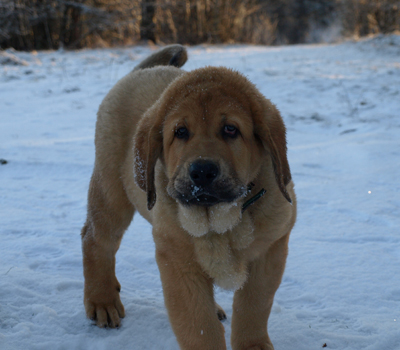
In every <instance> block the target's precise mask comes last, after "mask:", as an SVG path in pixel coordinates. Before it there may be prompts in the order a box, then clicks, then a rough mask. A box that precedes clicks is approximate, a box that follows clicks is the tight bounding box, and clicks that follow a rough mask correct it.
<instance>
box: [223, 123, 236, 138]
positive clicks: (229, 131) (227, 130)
mask: <svg viewBox="0 0 400 350" xmlns="http://www.w3.org/2000/svg"><path fill="white" fill-rule="evenodd" d="M223 133H224V135H226V136H229V137H236V136H237V134H238V129H236V128H235V127H234V126H233V125H225V126H224V132H223Z"/></svg>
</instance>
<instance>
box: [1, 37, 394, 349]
mask: <svg viewBox="0 0 400 350" xmlns="http://www.w3.org/2000/svg"><path fill="white" fill-rule="evenodd" d="M150 52H151V49H150V48H148V47H133V48H126V49H103V50H82V51H76V52H65V51H64V52H38V53H21V52H15V51H8V52H7V55H8V56H7V60H3V61H2V62H3V64H2V65H0V158H3V159H5V160H7V161H8V163H7V164H4V165H0V223H1V226H0V239H1V244H0V252H1V254H0V348H1V349H4V350H9V349H18V350H19V349H109V348H116V349H143V350H145V349H177V348H178V345H177V342H176V340H175V337H174V334H173V332H172V330H171V327H170V325H169V321H168V317H167V314H166V310H165V307H164V302H163V295H162V288H161V283H160V279H159V273H158V269H157V266H156V263H155V259H154V244H153V240H152V237H151V227H150V225H149V224H148V223H146V221H145V220H144V219H143V218H142V217H140V216H138V215H137V216H135V218H134V222H133V224H132V225H131V227H130V228H129V230H128V231H127V232H126V234H125V237H124V239H123V242H122V245H121V248H120V250H119V252H118V254H117V268H116V269H117V277H118V279H119V281H120V282H121V285H122V291H121V298H122V302H123V303H124V305H125V308H126V317H125V319H124V320H123V322H122V327H121V328H120V329H118V330H115V329H114V330H111V329H99V328H97V327H96V326H94V325H92V322H91V321H89V320H87V319H86V318H85V312H84V307H83V302H82V299H83V275H82V262H81V245H80V235H79V233H80V229H81V227H82V225H83V223H84V220H85V215H86V213H85V210H86V195H87V189H88V183H89V179H90V175H91V171H92V168H93V162H94V145H93V138H94V128H95V121H96V111H97V108H98V106H99V104H100V102H101V100H102V98H103V97H104V96H105V94H106V93H107V92H108V91H109V89H110V88H111V87H112V86H113V85H114V84H115V82H116V81H117V80H118V79H119V78H121V77H123V76H124V75H125V74H126V73H128V72H129V71H130V70H131V69H132V68H133V67H134V65H135V64H137V63H138V62H139V61H140V60H141V59H143V58H144V57H146V56H147V55H148V54H149V53H150ZM189 55H190V58H189V61H188V63H187V65H186V66H185V67H184V68H185V69H187V70H192V69H195V68H200V67H203V66H205V65H224V66H228V67H232V68H234V69H237V70H239V71H240V72H242V73H244V74H245V75H246V76H248V78H249V79H250V80H251V81H253V82H254V83H255V84H256V85H257V87H258V88H259V89H260V90H261V91H262V92H263V93H264V95H265V96H267V97H268V98H270V99H271V100H272V101H273V102H274V103H275V104H276V105H277V106H278V108H279V109H280V111H281V112H282V115H283V117H284V119H285V122H286V125H287V128H288V148H289V161H290V165H291V170H292V175H293V179H294V181H295V184H296V191H297V196H298V201H299V215H298V221H297V224H296V226H295V228H294V230H293V232H292V236H291V241H290V253H289V257H288V261H287V268H286V272H285V275H284V278H283V281H282V284H281V287H280V289H279V290H278V292H277V294H276V298H275V302H274V306H273V309H272V313H271V317H270V321H269V334H270V337H271V339H272V342H273V343H274V346H275V348H276V350H293V349H296V350H310V349H320V348H322V346H323V344H324V343H326V344H327V347H326V348H327V349H340V350H358V349H365V350H398V349H400V282H399V266H400V235H399V233H400V232H399V227H400V199H399V198H398V193H399V191H400V185H399V178H400V118H399V117H400V115H399V114H400V62H399V57H400V36H398V35H397V36H396V35H391V36H378V37H375V38H370V39H367V40H364V41H359V42H344V43H341V44H333V45H300V46H284V47H262V46H246V45H230V46H195V47H192V48H189ZM11 56H14V58H13V59H11V58H10V57H11ZM8 59H10V60H8ZM7 62H9V63H7ZM10 62H11V63H10ZM15 62H17V63H18V62H20V64H15ZM216 299H217V302H218V303H219V304H220V305H221V306H222V307H223V308H224V309H225V311H226V313H227V316H228V320H227V321H225V322H224V326H225V330H226V339H227V343H228V344H229V338H230V321H231V315H232V307H231V303H232V293H231V292H226V291H223V290H221V289H217V290H216ZM228 349H230V345H228Z"/></svg>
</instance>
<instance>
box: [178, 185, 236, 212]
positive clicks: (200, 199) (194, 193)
mask: <svg viewBox="0 0 400 350" xmlns="http://www.w3.org/2000/svg"><path fill="white" fill-rule="evenodd" d="M188 187H189V188H188ZM188 187H184V188H182V189H181V190H178V189H177V188H174V190H173V191H171V192H170V195H171V196H172V197H173V198H175V199H176V200H178V201H179V202H180V203H181V204H182V205H184V206H191V205H196V206H202V207H211V206H213V205H215V204H218V203H230V202H233V201H235V200H236V199H237V198H238V197H240V196H241V195H242V191H239V192H237V191H233V190H232V189H225V190H219V191H216V190H214V189H207V188H206V189H204V188H201V187H197V186H193V185H190V186H188Z"/></svg>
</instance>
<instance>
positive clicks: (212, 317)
mask: <svg viewBox="0 0 400 350" xmlns="http://www.w3.org/2000/svg"><path fill="white" fill-rule="evenodd" d="M186 59H187V55H186V51H185V49H184V48H183V47H182V46H180V45H173V46H169V47H166V48H165V49H163V50H162V51H160V52H158V53H156V54H154V55H152V56H150V57H149V58H148V59H146V60H145V61H144V62H142V63H141V64H140V65H139V66H138V67H137V68H135V70H134V71H133V72H131V73H130V74H128V75H127V76H126V77H124V78H122V79H121V80H120V81H119V82H118V83H117V84H116V85H115V86H114V87H113V88H112V90H111V91H110V92H109V94H108V95H107V96H106V97H105V99H104V101H103V102H102V104H101V106H100V109H99V112H98V120H97V125H96V139H95V144H96V161H95V167H94V171H93V176H92V180H91V182H90V188H89V203H88V216H87V221H86V223H85V226H84V227H83V229H82V247H83V265H84V276H85V291H84V293H85V295H84V304H85V308H86V313H87V316H88V317H90V318H92V319H96V320H97V325H98V326H99V327H107V326H110V327H118V326H119V325H120V318H122V317H124V316H125V312H124V307H123V305H122V303H121V300H120V296H119V291H120V284H119V282H118V280H117V278H116V276H115V254H116V252H117V250H118V247H119V245H120V242H121V238H122V235H123V233H124V231H125V230H126V228H127V227H128V225H129V224H130V222H131V220H132V217H133V214H134V212H135V210H138V211H139V213H140V214H141V215H142V216H143V217H145V218H146V219H147V220H148V221H149V222H150V223H151V224H152V225H153V236H154V241H155V244H156V258H157V263H158V267H159V269H160V274H161V280H162V285H163V290H164V297H165V304H166V307H167V310H168V315H169V318H170V322H171V325H172V328H173V330H174V332H175V335H176V337H177V340H178V342H179V345H180V347H181V349H187V350H195V349H199V350H200V349H201V350H212V349H215V350H222V349H226V345H225V338H224V328H223V326H222V324H221V323H220V322H219V320H218V318H220V319H221V318H224V317H225V315H224V312H223V310H222V309H221V308H220V307H219V306H218V305H217V304H216V303H215V301H214V295H213V285H214V284H217V285H219V286H221V287H222V288H226V289H232V290H235V295H234V301H233V315H232V338H231V342H232V348H233V349H234V350H238V349H252V350H255V349H259V350H260V349H263V350H265V349H273V346H272V344H271V341H270V339H269V337H268V333H267V321H268V317H269V314H270V311H271V306H272V302H273V299H274V294H275V292H276V290H277V288H278V286H279V284H280V282H281V278H282V274H283V271H284V267H285V261H286V256H287V250H288V239H289V234H290V231H291V229H292V227H293V225H294V223H295V220H296V197H295V194H294V191H293V182H292V181H291V175H290V169H289V165H288V161H287V156H286V136H285V126H284V124H283V121H282V118H281V117H280V115H279V112H278V110H277V109H276V108H275V106H274V105H273V104H272V103H271V102H270V101H269V100H267V99H266V98H265V97H264V96H262V95H261V94H260V92H259V91H258V90H257V89H256V88H255V86H254V85H253V84H252V83H250V82H249V81H248V80H247V79H246V78H245V77H244V76H242V75H241V74H239V73H238V72H235V71H233V70H230V69H226V68H222V67H219V68H215V67H206V68H202V69H197V70H195V71H192V72H184V71H182V70H180V69H179V68H176V67H180V66H182V65H183V64H184V63H185V62H186ZM162 65H164V66H162ZM155 66H158V67H155ZM174 66H176V67H174ZM150 67H154V68H150ZM149 68H150V69H149Z"/></svg>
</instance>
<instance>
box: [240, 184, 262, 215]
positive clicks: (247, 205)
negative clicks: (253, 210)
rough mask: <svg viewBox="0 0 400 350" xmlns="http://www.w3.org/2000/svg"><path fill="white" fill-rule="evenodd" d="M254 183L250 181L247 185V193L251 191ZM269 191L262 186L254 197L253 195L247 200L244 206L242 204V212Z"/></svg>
mask: <svg viewBox="0 0 400 350" xmlns="http://www.w3.org/2000/svg"><path fill="white" fill-rule="evenodd" d="M254 186H255V185H254V183H252V182H250V184H249V185H248V186H247V193H250V192H251V189H252V188H253V187H254ZM266 192H267V191H266V190H265V189H264V188H262V189H261V190H260V191H259V192H258V193H257V194H256V195H255V196H254V197H251V198H250V199H249V200H248V201H246V202H245V203H244V204H243V206H242V213H243V212H244V211H245V210H246V209H247V208H248V207H249V206H250V205H252V204H254V202H255V201H257V200H259V199H260V198H261V197H262V196H263V195H264V194H265V193H266Z"/></svg>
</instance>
